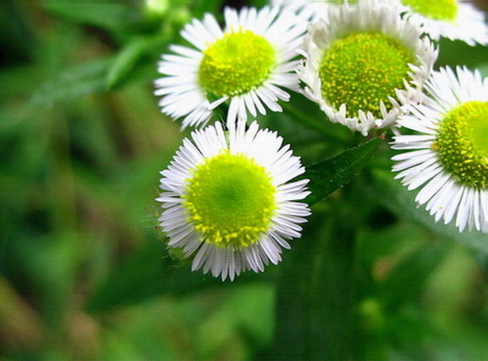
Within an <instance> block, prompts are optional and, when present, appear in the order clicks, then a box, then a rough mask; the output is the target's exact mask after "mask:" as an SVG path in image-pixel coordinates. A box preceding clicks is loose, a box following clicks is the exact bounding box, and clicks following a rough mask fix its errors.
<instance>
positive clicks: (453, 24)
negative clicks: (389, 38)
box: [381, 0, 488, 45]
mask: <svg viewBox="0 0 488 361" xmlns="http://www.w3.org/2000/svg"><path fill="white" fill-rule="evenodd" d="M381 3H382V4H385V5H390V6H392V5H393V6H396V5H398V6H401V11H402V12H404V13H406V14H407V16H409V17H411V18H412V19H414V20H415V21H419V22H421V23H422V24H423V27H424V30H425V31H426V32H427V33H428V34H429V35H430V37H431V38H432V39H434V40H438V39H439V38H440V37H446V38H449V39H451V40H456V39H459V40H462V41H464V42H466V43H467V44H469V45H476V43H479V44H483V45H486V44H488V28H487V27H486V24H485V16H484V14H483V12H482V11H480V10H478V9H476V8H475V7H474V6H473V5H472V4H470V3H469V2H468V1H465V0H382V1H381Z"/></svg>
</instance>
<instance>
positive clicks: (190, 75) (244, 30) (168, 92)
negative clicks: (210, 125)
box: [155, 7, 306, 128]
mask: <svg viewBox="0 0 488 361" xmlns="http://www.w3.org/2000/svg"><path fill="white" fill-rule="evenodd" d="M224 17H225V27H224V29H223V30H222V28H221V27H220V25H219V24H218V23H217V21H216V20H215V18H214V17H213V15H211V14H205V16H204V18H203V20H202V21H200V20H197V19H194V20H193V21H192V22H191V23H189V24H187V25H186V26H185V28H184V29H183V31H182V32H181V35H182V37H183V38H185V39H186V40H187V41H188V42H189V43H190V44H191V45H192V47H186V46H180V45H173V46H171V47H170V50H171V51H172V52H173V53H174V54H166V55H163V60H162V61H161V62H160V63H159V68H158V70H159V72H160V73H162V74H163V75H165V76H164V77H163V78H160V79H158V80H156V86H157V88H158V89H157V90H156V91H155V94H156V95H162V96H163V98H162V99H161V101H160V106H161V107H162V111H163V112H164V113H166V114H168V115H170V116H172V117H174V118H179V117H184V119H183V125H182V127H183V128H185V127H186V126H195V125H205V124H206V123H207V122H208V121H209V120H210V119H211V117H212V115H213V109H215V108H216V107H217V106H218V105H220V104H222V103H224V102H229V114H228V119H229V120H230V121H234V120H235V119H236V118H241V119H245V118H246V117H247V111H249V112H250V113H251V114H252V115H253V116H256V115H257V113H258V112H259V113H261V114H266V107H267V108H269V109H271V110H272V111H281V110H282V108H281V106H280V105H279V104H278V101H279V100H284V101H288V100H289V98H290V95H289V94H288V93H287V92H286V91H285V90H283V89H282V88H287V89H292V90H297V89H298V77H297V75H296V74H295V73H294V72H293V70H294V69H295V67H296V60H293V59H294V58H295V57H296V56H297V48H298V47H299V46H300V45H301V43H302V36H303V34H304V32H305V30H306V24H305V23H304V22H303V21H298V17H297V16H296V15H295V14H294V13H292V12H291V11H287V10H285V9H280V8H279V7H264V8H262V9H261V10H256V9H255V8H244V9H242V10H240V12H237V11H236V10H234V9H231V8H226V9H225V10H224Z"/></svg>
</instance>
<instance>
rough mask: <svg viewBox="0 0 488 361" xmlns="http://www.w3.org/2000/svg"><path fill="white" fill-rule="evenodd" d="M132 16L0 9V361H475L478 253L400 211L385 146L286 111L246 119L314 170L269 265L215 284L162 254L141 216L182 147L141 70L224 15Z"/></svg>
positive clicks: (421, 216)
mask: <svg viewBox="0 0 488 361" xmlns="http://www.w3.org/2000/svg"><path fill="white" fill-rule="evenodd" d="M148 3H149V2H143V1H140V2H133V1H125V0H90V1H88V2H87V1H79V0H76V1H56V0H44V1H42V2H40V3H39V2H37V3H35V4H34V3H33V4H30V3H27V2H20V1H19V2H15V1H14V2H8V4H5V5H2V6H1V10H2V11H0V22H1V23H2V24H3V25H2V28H1V29H0V46H1V50H2V57H0V61H1V67H0V83H1V84H2V87H0V152H1V154H2V156H1V157H0V184H1V186H0V204H1V206H0V234H1V235H2V236H1V237H0V359H2V360H3V359H5V360H12V361H14V360H191V359H193V360H253V359H254V360H266V359H269V360H287V359H288V360H341V361H342V360H374V361H379V360H455V361H461V360H462V361H466V360H473V361H481V360H486V359H488V352H487V349H486V340H487V337H488V329H487V327H486V325H487V320H488V306H487V305H488V300H487V296H486V291H487V282H486V279H487V278H486V274H487V272H488V268H487V259H488V236H487V235H486V234H482V233H479V232H475V231H472V232H463V233H460V232H459V231H458V229H457V228H456V227H455V226H453V225H452V224H451V225H444V224H442V222H439V223H436V222H435V221H434V219H433V217H432V216H430V215H429V214H428V212H427V211H425V210H424V209H423V207H420V208H417V207H416V204H415V200H414V198H415V194H416V192H415V191H413V192H412V191H408V190H406V189H405V187H403V186H402V185H401V184H400V182H398V181H396V180H394V179H393V174H392V172H391V161H390V158H391V156H392V155H393V152H392V151H391V150H389V149H388V142H389V141H390V139H389V135H388V133H387V135H385V139H383V138H381V137H380V138H374V139H372V140H369V141H366V142H363V141H362V140H359V139H360V136H359V135H358V134H353V133H351V132H350V131H349V130H348V129H346V128H345V127H343V126H341V125H340V124H333V123H331V122H329V121H328V119H326V117H325V115H324V114H323V112H322V111H321V110H320V109H319V108H318V106H316V105H315V104H313V105H311V103H310V102H309V101H308V100H307V99H306V98H305V97H303V96H300V95H298V94H293V95H292V100H291V102H289V103H286V104H282V106H283V108H284V112H283V113H273V114H268V115H266V116H258V117H257V120H258V121H259V123H260V125H261V126H262V127H268V128H270V129H272V130H274V131H277V132H278V133H279V135H281V136H282V137H283V138H284V142H285V143H286V144H290V145H291V148H292V149H293V151H294V153H295V154H297V155H299V156H301V157H302V159H303V164H305V165H308V164H310V166H306V174H305V175H304V176H302V177H301V178H307V179H310V183H309V189H310V190H311V191H312V194H311V195H310V196H309V197H308V198H307V200H306V201H307V202H308V203H309V204H310V205H313V207H312V211H313V215H312V216H311V217H310V219H309V221H308V222H307V223H305V224H303V225H302V226H303V237H302V238H301V239H299V240H294V241H291V242H290V243H291V250H283V254H282V258H283V261H282V262H281V263H280V264H278V265H268V266H267V268H266V271H265V272H262V273H254V272H245V273H243V274H242V275H240V276H239V277H238V278H237V279H236V280H235V281H234V282H230V281H228V280H227V281H225V282H222V281H221V280H220V279H218V278H214V277H212V276H210V275H208V274H206V275H204V274H203V273H201V272H192V271H191V259H190V260H189V259H182V257H181V255H178V254H177V253H176V252H171V251H169V250H168V249H167V247H166V244H167V239H166V236H165V235H164V234H163V232H161V229H160V227H159V224H158V223H159V222H158V217H159V215H160V212H161V209H160V206H159V204H157V202H156V201H155V200H154V199H155V198H156V197H157V196H158V194H159V189H158V182H159V178H160V174H159V172H160V171H161V170H162V169H164V168H165V167H167V165H168V164H169V163H170V161H171V159H172V157H173V155H174V152H175V150H176V149H177V148H178V146H180V145H181V139H182V138H183V137H185V136H187V135H188V131H187V132H185V133H182V132H180V130H179V127H180V122H179V121H178V120H177V121H175V122H172V121H171V120H170V119H168V118H167V117H165V116H164V115H162V114H161V112H160V109H159V107H158V99H157V98H156V97H155V96H154V95H153V90H154V85H153V84H154V83H153V82H154V80H155V79H156V78H157V77H159V76H160V75H159V74H158V73H157V61H158V60H159V59H160V56H161V54H162V53H164V52H166V51H167V49H168V46H169V45H170V44H173V43H182V42H183V41H182V39H181V37H180V35H179V31H180V30H181V28H182V26H183V25H184V24H185V23H186V22H188V21H189V20H190V19H191V18H192V17H194V16H195V17H199V18H201V17H202V16H203V14H204V13H205V12H210V13H214V14H217V18H218V19H222V14H221V8H222V2H221V1H218V0H210V1H208V0H197V1H190V0H185V1H176V0H167V1H166V0H161V1H159V2H158V1H154V2H152V4H153V5H152V6H151V7H148V6H146V5H145V4H148ZM265 3H266V2H265V1H261V0H259V1H253V2H248V4H254V5H256V6H263V5H265ZM154 4H155V5H154ZM439 48H440V59H439V61H438V62H437V63H436V67H438V66H443V65H447V64H449V65H451V66H453V65H468V66H470V67H472V68H475V67H476V68H478V69H480V71H481V72H482V73H483V75H484V76H486V75H487V74H488V62H487V57H486V54H487V53H486V47H483V46H476V47H469V46H466V45H464V44H462V43H461V42H457V41H456V42H452V41H449V40H442V41H441V42H440V43H439ZM5 54H6V55H5ZM360 143H361V144H360ZM358 144H360V145H358Z"/></svg>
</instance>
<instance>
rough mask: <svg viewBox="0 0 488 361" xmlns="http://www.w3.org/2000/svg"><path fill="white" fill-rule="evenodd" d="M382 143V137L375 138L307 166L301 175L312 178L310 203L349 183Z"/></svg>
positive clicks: (308, 200) (309, 185)
mask: <svg viewBox="0 0 488 361" xmlns="http://www.w3.org/2000/svg"><path fill="white" fill-rule="evenodd" d="M380 144H381V138H375V139H373V140H370V141H369V142H367V143H364V144H361V145H359V146H357V147H355V148H350V149H348V150H346V151H345V152H343V153H341V154H339V155H337V156H335V157H332V158H329V159H326V160H324V161H322V162H320V163H316V164H313V165H311V166H310V167H307V171H306V172H305V174H304V175H303V176H302V177H300V178H302V179H303V178H305V179H310V182H309V184H308V188H309V190H310V191H311V192H312V193H311V194H310V195H309V196H308V197H307V199H306V202H307V203H308V204H309V205H313V204H315V203H317V202H320V201H321V200H323V199H324V198H325V197H327V196H328V195H329V194H331V193H332V192H334V191H335V190H337V189H338V188H340V187H342V186H343V185H345V184H347V183H349V182H350V181H351V180H352V179H353V178H354V177H355V176H356V175H357V174H358V173H359V172H360V171H361V169H363V168H364V166H365V165H367V164H368V163H369V161H370V160H371V158H372V157H373V155H374V154H375V152H376V150H377V149H378V147H379V145H380Z"/></svg>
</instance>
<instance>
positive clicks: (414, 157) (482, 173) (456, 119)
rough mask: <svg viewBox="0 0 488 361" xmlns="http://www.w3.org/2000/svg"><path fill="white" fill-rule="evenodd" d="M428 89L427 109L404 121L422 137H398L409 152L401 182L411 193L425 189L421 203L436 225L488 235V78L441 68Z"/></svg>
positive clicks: (414, 108) (418, 108)
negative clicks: (479, 231) (433, 216)
mask: <svg viewBox="0 0 488 361" xmlns="http://www.w3.org/2000/svg"><path fill="white" fill-rule="evenodd" d="M425 89H426V90H427V92H428V94H429V95H428V96H426V97H425V100H424V102H423V104H416V105H415V104H412V105H411V106H410V107H411V114H410V115H405V116H402V117H401V119H400V120H399V121H398V124H399V125H400V126H402V127H405V128H409V129H412V130H414V131H415V132H416V133H417V134H414V135H398V136H396V137H394V142H393V145H392V148H393V149H398V150H402V151H406V152H404V153H401V154H398V155H396V156H394V157H393V160H395V161H397V162H398V163H397V164H395V165H394V167H393V171H395V172H398V171H400V173H399V174H398V175H397V176H396V178H401V179H402V183H403V184H404V185H406V186H408V189H409V190H412V189H416V188H418V187H420V186H423V187H422V189H421V190H420V192H419V193H418V194H417V196H416V201H417V202H418V203H419V205H422V204H425V203H427V207H426V208H427V210H428V211H430V214H432V215H435V220H436V221H439V220H440V219H441V218H444V223H446V224H447V223H449V222H451V221H452V220H453V219H454V220H455V224H456V226H457V227H459V230H460V231H462V230H464V228H465V227H466V226H468V228H469V229H471V228H473V227H474V228H476V229H477V230H481V231H482V232H485V233H488V79H484V80H483V79H482V78H481V75H480V73H479V72H478V71H476V72H474V73H472V72H471V71H469V70H468V69H466V68H457V74H456V73H455V72H454V71H452V70H451V69H450V68H441V69H440V71H439V72H434V73H433V75H432V77H431V79H430V80H429V81H428V82H427V84H426V86H425Z"/></svg>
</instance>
